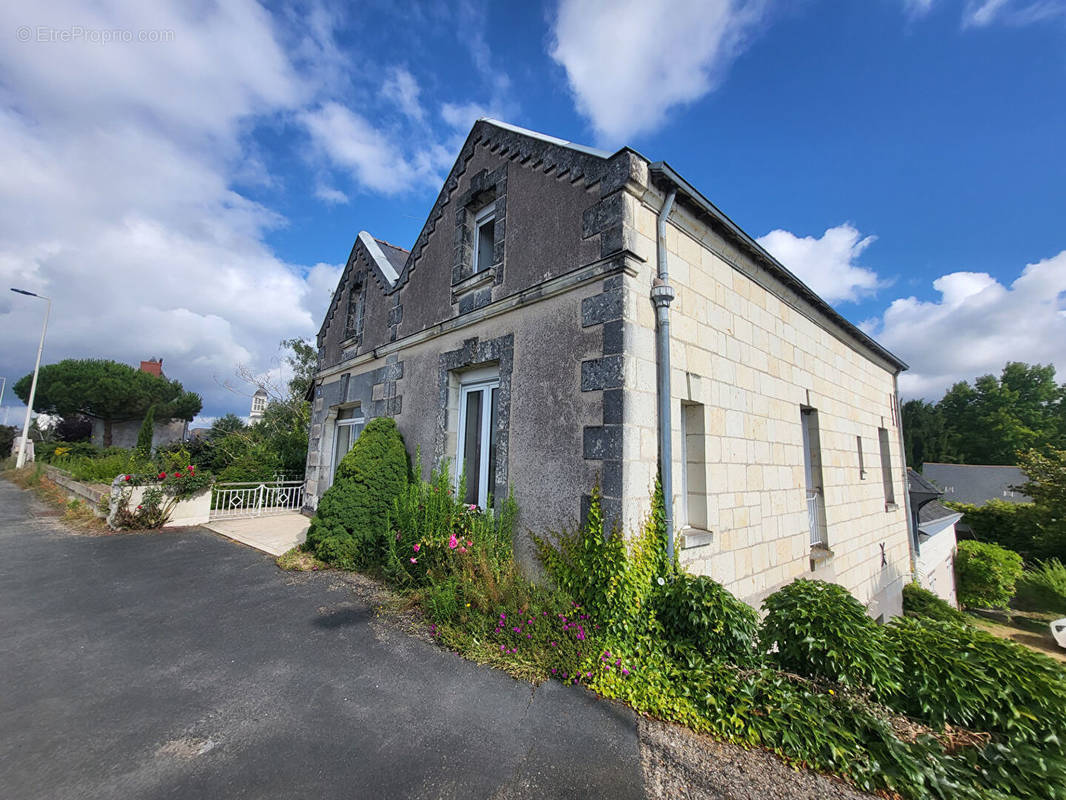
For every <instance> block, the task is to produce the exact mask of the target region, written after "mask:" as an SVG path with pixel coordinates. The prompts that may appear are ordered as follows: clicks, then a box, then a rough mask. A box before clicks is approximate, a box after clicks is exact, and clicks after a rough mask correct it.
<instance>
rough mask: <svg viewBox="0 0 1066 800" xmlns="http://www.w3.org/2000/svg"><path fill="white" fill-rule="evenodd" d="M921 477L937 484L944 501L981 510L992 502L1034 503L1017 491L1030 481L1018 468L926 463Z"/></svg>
mask: <svg viewBox="0 0 1066 800" xmlns="http://www.w3.org/2000/svg"><path fill="white" fill-rule="evenodd" d="M922 476H923V477H924V478H926V479H928V480H930V481H932V482H933V483H934V484H936V486H937V487H939V489H940V490H941V491H942V492H943V493H944V500H945V501H950V502H952V503H970V504H972V505H975V506H980V505H984V504H985V503H987V502H988V501H989V500H1002V501H1003V502H1005V503H1031V502H1032V498H1030V497H1028V496H1026V495H1025V494H1023V493H1022V492H1021V491H1020V490H1019V489H1018V487H1019V486H1021V485H1022V484H1024V483H1025V482H1026V481H1027V480H1028V478H1026V476H1025V473H1024V472H1022V471H1021V470H1020V469H1018V468H1017V467H1003V466H995V465H987V464H939V463H935V462H928V461H927V462H926V463H925V464H923V465H922Z"/></svg>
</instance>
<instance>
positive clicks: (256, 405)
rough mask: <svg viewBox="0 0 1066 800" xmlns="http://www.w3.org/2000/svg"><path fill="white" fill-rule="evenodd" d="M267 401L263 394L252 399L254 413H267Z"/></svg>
mask: <svg viewBox="0 0 1066 800" xmlns="http://www.w3.org/2000/svg"><path fill="white" fill-rule="evenodd" d="M266 407H267V401H266V398H265V397H263V396H262V395H261V394H257V395H254V396H253V397H252V411H266Z"/></svg>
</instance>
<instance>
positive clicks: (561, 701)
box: [0, 480, 643, 800]
mask: <svg viewBox="0 0 1066 800" xmlns="http://www.w3.org/2000/svg"><path fill="white" fill-rule="evenodd" d="M42 511H43V507H42V506H40V505H39V504H38V503H37V501H36V500H35V499H33V498H32V496H31V495H30V494H29V493H27V492H22V491H20V490H18V489H17V488H16V487H14V486H12V485H11V484H9V483H7V482H6V481H2V480H0V796H2V797H4V798H6V799H7V800H33V799H34V798H42V799H43V798H47V799H48V800H63V799H64V798H78V800H84V798H183V799H184V798H191V799H198V798H205V799H207V798H257V799H258V798H342V797H343V798H393V797H395V798H405V797H412V798H430V797H433V798H437V797H441V798H467V797H469V798H501V799H502V798H534V797H535V798H570V797H572V798H586V797H604V798H610V799H611V800H627V799H628V798H637V797H643V787H642V782H641V769H640V758H639V751H638V743H637V732H636V722H635V719H634V717H633V715H632V714H631V713H629V712H628V711H626V710H625V709H622V708H619V707H617V706H614V705H611V704H608V703H604V702H601V701H598V700H596V699H595V698H594V697H592V696H591V695H589V694H588V693H586V692H584V691H582V690H580V689H568V688H563V687H562V686H560V685H559V684H556V683H548V684H545V685H544V686H542V687H540V688H539V689H537V690H536V691H535V692H534V691H533V690H532V688H531V687H530V686H529V685H528V684H524V683H520V682H518V681H515V680H513V679H511V678H509V677H508V676H506V675H504V674H503V673H500V672H497V671H494V670H490V669H487V668H482V667H478V666H476V665H474V664H471V663H469V662H466V661H464V660H462V659H461V658H459V657H458V656H455V655H453V654H451V653H447V652H444V651H443V650H441V649H439V648H437V647H435V646H433V645H432V644H430V643H427V642H424V641H422V640H420V639H418V638H415V637H412V636H408V635H406V634H403V633H402V632H400V631H398V630H389V629H387V626H384V627H386V629H385V630H384V631H383V624H382V623H381V622H374V621H373V617H374V612H373V609H372V608H370V607H368V606H367V605H366V604H365V603H363V602H361V601H359V599H358V598H357V597H356V595H355V594H354V593H353V592H352V591H351V589H350V587H347V586H345V585H343V584H340V583H338V581H336V579H334V578H331V577H330V575H329V574H328V573H324V574H323V573H319V574H314V575H306V576H301V577H300V578H299V579H293V578H292V577H289V576H287V575H286V574H285V573H282V572H280V571H279V570H278V569H277V567H275V566H274V563H273V561H272V559H271V558H270V557H269V556H266V555H264V554H261V553H259V552H257V551H254V550H251V549H249V548H246V547H244V546H243V545H239V544H236V543H233V542H230V541H228V540H224V539H222V538H221V537H218V536H216V535H214V534H212V533H209V532H207V531H204V530H202V529H189V530H184V531H177V532H173V533H171V532H167V533H152V534H118V535H112V536H88V535H84V534H74V533H70V532H68V531H66V530H65V529H63V528H62V526H60V525H58V524H57V523H56V522H55V520H54V519H50V518H48V517H46V516H44V515H43V514H42Z"/></svg>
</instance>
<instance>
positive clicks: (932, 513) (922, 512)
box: [918, 500, 959, 525]
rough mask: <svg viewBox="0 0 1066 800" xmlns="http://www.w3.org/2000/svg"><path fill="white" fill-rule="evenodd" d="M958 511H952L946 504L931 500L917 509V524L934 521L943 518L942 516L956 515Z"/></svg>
mask: <svg viewBox="0 0 1066 800" xmlns="http://www.w3.org/2000/svg"><path fill="white" fill-rule="evenodd" d="M958 513H959V512H958V511H952V510H951V509H950V508H948V507H947V506H945V505H942V504H941V503H939V502H938V501H936V500H933V501H932V502H929V503H926V504H925V505H924V506H922V507H921V508H920V509H918V524H919V525H920V524H922V523H925V522H934V521H936V520H938V519H943V518H944V517H952V516H957V515H958Z"/></svg>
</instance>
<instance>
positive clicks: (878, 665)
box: [760, 578, 900, 695]
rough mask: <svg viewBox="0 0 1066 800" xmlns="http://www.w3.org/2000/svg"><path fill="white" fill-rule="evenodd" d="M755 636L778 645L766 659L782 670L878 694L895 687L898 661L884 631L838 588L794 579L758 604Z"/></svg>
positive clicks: (898, 680) (831, 584) (823, 583)
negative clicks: (758, 624) (762, 613)
mask: <svg viewBox="0 0 1066 800" xmlns="http://www.w3.org/2000/svg"><path fill="white" fill-rule="evenodd" d="M763 609H764V610H765V611H766V612H767V613H766V617H765V619H764V620H763V624H762V630H761V633H760V638H761V640H762V643H763V645H764V646H765V647H772V646H773V645H774V644H776V645H777V650H776V651H775V652H773V653H771V655H770V657H771V659H772V660H773V661H774V662H776V663H777V664H778V665H780V666H781V668H782V669H785V670H788V671H790V672H795V673H797V674H799V675H806V676H808V677H813V678H824V679H826V680H830V681H835V682H837V683H841V684H845V685H848V686H867V687H870V688H872V689H875V690H876V691H877V692H878V694H879V695H883V694H886V693H891V692H893V691H895V690H896V689H898V688H899V685H900V672H899V661H898V660H897V659H896V657H895V655H894V654H893V653H892V651H891V649H890V647H889V646H888V643H887V641H886V638H885V630H884V628H883V627H882V626H881V625H878V624H877V623H876V622H874V620H872V619H870V617H869V616H868V615H867V613H866V609H864V608H863V607H862V605H861V604H860V603H859V601H858V600H856V599H855V598H854V597H852V596H851V593H850V592H848V590H847V589H845V588H844V587H843V586H840V585H838V584H835V583H826V582H825V581H818V580H807V579H804V578H800V579H797V580H795V581H793V582H792V583H790V584H788V585H787V586H785V587H784V588H782V589H778V590H777V591H776V592H774V593H773V594H771V595H770V596H769V597H767V598H766V600H765V601H763Z"/></svg>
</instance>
